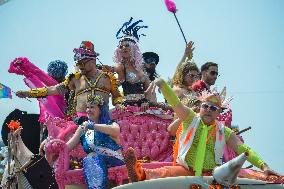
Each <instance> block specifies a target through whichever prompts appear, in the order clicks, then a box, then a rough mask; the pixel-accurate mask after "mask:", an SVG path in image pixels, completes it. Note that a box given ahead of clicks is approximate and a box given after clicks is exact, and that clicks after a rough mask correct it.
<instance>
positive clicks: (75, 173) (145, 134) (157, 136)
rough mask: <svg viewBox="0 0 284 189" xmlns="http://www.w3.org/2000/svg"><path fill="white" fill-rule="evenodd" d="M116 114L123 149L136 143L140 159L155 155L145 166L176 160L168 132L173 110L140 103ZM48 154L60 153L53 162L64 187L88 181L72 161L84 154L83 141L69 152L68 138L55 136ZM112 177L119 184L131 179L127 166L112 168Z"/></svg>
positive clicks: (57, 177)
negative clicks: (140, 106) (66, 141)
mask: <svg viewBox="0 0 284 189" xmlns="http://www.w3.org/2000/svg"><path fill="white" fill-rule="evenodd" d="M112 118H113V119H114V120H116V122H117V123H118V124H119V125H120V128H121V130H120V144H121V146H122V147H123V151H124V150H127V149H128V148H129V147H133V148H134V149H135V151H136V153H137V157H138V158H139V159H142V158H143V157H148V158H150V159H151V163H143V165H142V166H143V167H145V168H158V167H161V166H167V165H171V164H172V142H171V141H170V135H169V134H168V132H167V126H168V125H169V124H170V123H171V121H172V115H171V114H168V113H164V112H160V111H159V110H156V109H148V110H147V111H146V112H141V111H140V109H139V108H138V107H133V106H130V107H127V108H126V109H125V111H124V112H120V111H117V110H114V111H113V112H112ZM72 131H73V129H72ZM65 134H67V133H65ZM46 154H47V156H51V155H53V157H54V154H56V155H57V156H56V157H58V158H57V159H56V161H55V162H54V164H53V165H54V172H55V177H56V180H57V183H58V186H59V188H60V189H64V187H65V185H70V184H84V183H85V181H84V178H83V171H82V169H76V170H70V163H69V162H70V155H72V156H73V157H74V156H76V154H78V156H79V157H81V156H82V154H84V152H83V150H82V147H81V145H80V144H79V145H78V146H77V147H76V148H75V149H74V150H72V151H71V152H69V151H68V146H67V145H66V143H65V141H64V140H61V139H54V140H51V141H50V142H49V143H48V144H47V145H46ZM53 159H54V158H53ZM108 178H109V180H110V181H112V182H114V183H115V185H121V184H123V182H124V181H125V180H127V179H128V175H127V170H126V167H125V166H117V167H112V168H109V169H108Z"/></svg>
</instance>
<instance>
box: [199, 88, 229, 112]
mask: <svg viewBox="0 0 284 189" xmlns="http://www.w3.org/2000/svg"><path fill="white" fill-rule="evenodd" d="M226 93H227V92H226V87H224V88H223V89H222V91H221V93H218V92H217V90H216V88H214V89H213V90H212V91H211V92H210V91H208V90H203V91H202V92H201V95H200V96H199V97H198V99H199V100H200V101H201V102H205V101H209V102H212V103H214V104H216V105H218V106H219V107H221V108H224V109H226V108H229V104H230V102H231V101H232V100H233V97H229V98H226V95H227V94H226Z"/></svg>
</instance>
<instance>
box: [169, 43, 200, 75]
mask: <svg viewBox="0 0 284 189" xmlns="http://www.w3.org/2000/svg"><path fill="white" fill-rule="evenodd" d="M193 45H194V42H193V41H190V42H188V44H187V45H186V47H185V50H184V54H183V56H182V58H181V60H180V62H179V64H178V65H177V67H176V71H175V73H174V76H173V77H176V75H177V72H178V70H179V68H180V66H181V64H182V63H184V62H185V60H186V59H188V60H191V59H192V57H193V51H194V49H195V48H194V47H193Z"/></svg>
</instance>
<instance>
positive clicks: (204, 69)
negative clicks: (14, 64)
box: [192, 62, 219, 93]
mask: <svg viewBox="0 0 284 189" xmlns="http://www.w3.org/2000/svg"><path fill="white" fill-rule="evenodd" d="M218 77H219V74H218V64H216V63H214V62H206V63H205V64H203V65H202V66H201V80H197V81H196V82H195V83H194V84H193V85H192V89H193V90H194V91H195V92H199V93H200V92H201V91H202V90H204V87H205V88H206V90H210V87H211V86H212V85H214V84H215V82H216V79H217V78H218Z"/></svg>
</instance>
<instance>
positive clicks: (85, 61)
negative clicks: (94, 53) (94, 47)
mask: <svg viewBox="0 0 284 189" xmlns="http://www.w3.org/2000/svg"><path fill="white" fill-rule="evenodd" d="M91 60H92V59H83V60H79V61H78V62H77V63H76V66H84V65H85V64H86V63H88V62H90V61H91Z"/></svg>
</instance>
